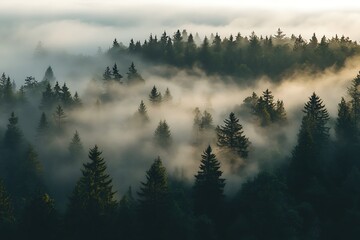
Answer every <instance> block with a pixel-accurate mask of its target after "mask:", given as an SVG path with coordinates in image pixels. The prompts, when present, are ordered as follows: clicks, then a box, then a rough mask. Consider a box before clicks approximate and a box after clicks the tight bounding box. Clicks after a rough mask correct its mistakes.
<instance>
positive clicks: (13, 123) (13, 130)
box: [4, 112, 22, 149]
mask: <svg viewBox="0 0 360 240" xmlns="http://www.w3.org/2000/svg"><path fill="white" fill-rule="evenodd" d="M21 140H22V132H21V130H20V128H19V127H18V117H16V116H15V113H14V112H12V113H11V115H10V118H9V123H8V125H7V129H6V132H5V137H4V145H5V146H6V147H8V148H10V149H12V148H16V147H18V146H19V145H20V144H21Z"/></svg>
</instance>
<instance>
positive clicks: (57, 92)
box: [54, 82, 61, 102]
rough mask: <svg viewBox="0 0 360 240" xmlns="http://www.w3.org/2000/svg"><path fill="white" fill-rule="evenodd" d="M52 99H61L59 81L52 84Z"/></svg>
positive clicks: (58, 100)
mask: <svg viewBox="0 0 360 240" xmlns="http://www.w3.org/2000/svg"><path fill="white" fill-rule="evenodd" d="M54 100H55V102H56V101H57V102H60V101H61V87H60V85H59V82H56V83H55V86H54Z"/></svg>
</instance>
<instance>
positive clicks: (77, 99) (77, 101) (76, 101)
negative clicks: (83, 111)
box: [73, 92, 82, 107]
mask: <svg viewBox="0 0 360 240" xmlns="http://www.w3.org/2000/svg"><path fill="white" fill-rule="evenodd" d="M73 104H74V106H75V107H81V106H82V102H81V99H80V97H79V94H78V93H77V92H75V94H74V98H73Z"/></svg>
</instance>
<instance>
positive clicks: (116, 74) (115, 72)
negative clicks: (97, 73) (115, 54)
mask: <svg viewBox="0 0 360 240" xmlns="http://www.w3.org/2000/svg"><path fill="white" fill-rule="evenodd" d="M112 76H113V79H114V81H117V82H119V83H121V79H122V78H123V76H122V75H121V74H120V73H119V70H118V67H117V65H116V63H115V64H114V66H113V68H112Z"/></svg>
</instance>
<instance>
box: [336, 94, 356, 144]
mask: <svg viewBox="0 0 360 240" xmlns="http://www.w3.org/2000/svg"><path fill="white" fill-rule="evenodd" d="M357 132H358V131H357V128H356V125H355V121H354V119H353V115H352V112H351V108H350V106H349V104H348V103H347V102H346V101H345V99H344V98H341V101H340V103H339V105H338V117H337V120H336V125H335V133H336V137H337V139H338V141H339V143H345V144H346V143H355V142H356V140H357V137H358V136H357Z"/></svg>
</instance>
